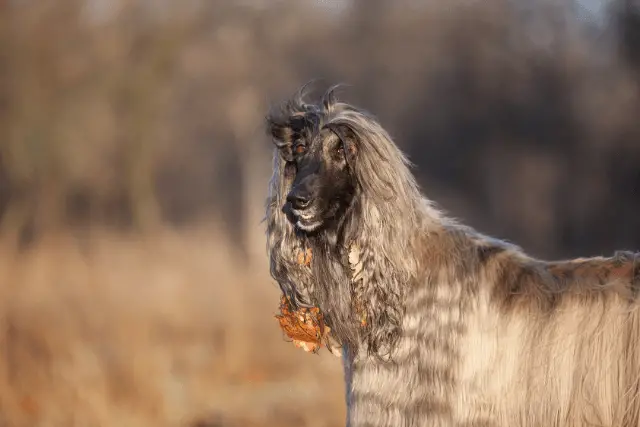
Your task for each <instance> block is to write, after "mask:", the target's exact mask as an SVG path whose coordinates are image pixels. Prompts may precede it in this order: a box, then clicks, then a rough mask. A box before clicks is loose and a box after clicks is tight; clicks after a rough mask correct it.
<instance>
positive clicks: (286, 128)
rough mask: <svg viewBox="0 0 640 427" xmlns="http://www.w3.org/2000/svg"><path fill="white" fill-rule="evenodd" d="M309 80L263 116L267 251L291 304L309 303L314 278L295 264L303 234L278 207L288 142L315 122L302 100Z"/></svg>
mask: <svg viewBox="0 0 640 427" xmlns="http://www.w3.org/2000/svg"><path fill="white" fill-rule="evenodd" d="M310 85H311V82H310V83H307V84H305V85H304V86H302V88H300V89H299V90H298V91H297V93H296V94H295V95H294V96H293V97H292V98H291V99H290V100H289V101H288V102H286V103H285V104H284V105H282V106H280V107H278V108H275V109H272V110H271V111H270V112H269V114H268V115H267V117H266V124H267V133H268V134H269V135H270V136H271V138H272V139H273V142H274V144H275V146H276V149H275V150H274V156H273V174H272V176H271V181H270V183H269V196H268V199H267V207H266V218H265V219H266V222H267V251H268V253H269V257H270V272H271V276H272V277H273V278H274V279H275V280H276V282H278V285H279V286H280V289H281V290H282V292H283V293H284V294H285V295H286V296H287V297H288V298H289V300H290V301H291V303H292V304H293V306H294V307H300V306H309V305H311V295H312V294H313V290H314V281H313V278H312V276H311V270H310V269H309V268H308V267H305V266H303V265H300V264H298V262H297V260H298V256H299V254H300V253H301V252H303V251H304V250H306V249H307V248H308V242H307V239H306V237H305V236H304V235H303V234H301V233H298V232H297V231H296V230H295V228H294V227H293V225H292V224H291V223H290V222H289V220H288V219H287V217H286V215H285V213H284V212H283V211H282V207H283V206H284V204H285V198H286V195H287V193H288V192H289V190H290V189H291V184H292V182H293V174H291V173H289V171H290V169H291V168H292V164H291V161H292V145H293V144H294V143H295V142H296V141H297V140H298V139H301V138H305V137H308V136H309V134H310V133H311V132H312V127H313V126H315V125H316V124H317V123H318V119H319V117H318V115H319V109H318V108H317V107H316V106H315V105H313V104H309V103H307V102H305V100H304V97H305V95H306V94H307V92H308V91H309V88H310Z"/></svg>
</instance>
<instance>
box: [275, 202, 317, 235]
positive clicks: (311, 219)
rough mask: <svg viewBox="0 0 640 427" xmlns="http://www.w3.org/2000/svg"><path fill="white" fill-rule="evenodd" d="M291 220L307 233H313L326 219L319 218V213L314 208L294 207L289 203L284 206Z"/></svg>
mask: <svg viewBox="0 0 640 427" xmlns="http://www.w3.org/2000/svg"><path fill="white" fill-rule="evenodd" d="M284 210H285V212H286V213H287V216H288V217H289V220H290V221H291V222H292V223H293V224H294V225H295V227H296V228H297V229H298V230H300V231H304V232H305V233H311V232H314V231H317V230H318V229H319V228H320V227H322V224H324V221H322V220H321V219H319V218H318V215H317V213H316V211H315V209H313V208H306V209H302V210H301V209H293V208H292V207H291V205H290V204H289V203H287V205H285V208H284Z"/></svg>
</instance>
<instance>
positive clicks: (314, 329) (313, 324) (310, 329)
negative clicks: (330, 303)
mask: <svg viewBox="0 0 640 427" xmlns="http://www.w3.org/2000/svg"><path fill="white" fill-rule="evenodd" d="M275 317H276V319H278V322H279V323H280V328H282V330H283V331H284V333H285V334H286V335H287V336H288V337H289V338H291V339H292V340H293V344H294V345H295V346H296V347H298V348H302V349H303V350H304V351H307V352H314V353H315V352H317V351H318V350H319V349H320V347H322V344H323V341H324V339H325V338H326V337H327V334H328V333H329V331H330V328H329V327H328V326H326V325H325V324H324V319H323V316H322V313H320V309H319V308H317V307H312V308H310V309H306V308H301V309H299V310H296V311H292V310H291V305H290V304H289V301H288V300H287V298H286V297H285V296H282V297H281V299H280V314H279V315H276V316H275Z"/></svg>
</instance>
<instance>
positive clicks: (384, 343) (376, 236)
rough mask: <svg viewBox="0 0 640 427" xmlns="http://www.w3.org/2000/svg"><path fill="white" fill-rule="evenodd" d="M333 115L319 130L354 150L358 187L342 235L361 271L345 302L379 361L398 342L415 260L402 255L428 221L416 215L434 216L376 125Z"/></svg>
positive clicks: (352, 115) (349, 113) (348, 113)
mask: <svg viewBox="0 0 640 427" xmlns="http://www.w3.org/2000/svg"><path fill="white" fill-rule="evenodd" d="M333 109H334V111H339V112H336V113H335V115H334V116H333V117H332V118H331V119H330V120H329V121H328V122H327V124H326V125H325V126H326V127H328V128H330V129H331V130H332V131H334V132H335V133H336V134H337V135H338V136H339V137H340V138H341V139H343V143H345V144H347V145H349V144H354V145H355V148H354V152H355V155H354V159H353V161H352V164H351V170H352V173H353V174H354V175H355V178H356V180H357V182H358V185H359V194H358V195H357V197H356V203H355V205H354V211H353V212H352V213H351V216H352V218H351V221H350V222H349V223H348V225H347V228H346V230H345V233H346V235H347V237H346V240H347V241H350V242H352V243H353V244H355V246H356V247H357V248H358V249H359V263H360V264H361V265H360V268H361V269H362V273H361V276H360V279H359V280H358V281H357V283H354V284H353V285H352V289H351V300H352V302H353V303H354V304H356V305H359V306H360V309H361V310H363V311H364V315H365V322H366V323H365V325H364V327H362V328H361V335H362V336H361V339H362V340H364V341H365V342H366V344H367V347H368V350H369V352H370V353H371V354H376V355H378V356H382V357H383V358H384V357H385V356H389V353H390V352H391V351H393V349H394V347H395V345H396V342H397V339H398V338H399V335H400V331H401V328H402V324H401V322H402V318H403V315H404V304H405V301H404V297H405V294H406V289H407V287H408V286H409V284H410V282H411V281H412V280H414V279H415V278H416V270H417V266H416V263H415V259H414V257H412V256H409V255H407V254H411V253H414V249H415V248H414V247H413V245H414V239H415V237H416V236H415V235H414V234H415V232H416V230H417V229H418V228H420V227H421V226H423V224H419V221H420V220H421V219H422V218H425V217H428V216H427V215H423V214H422V212H421V211H423V210H424V209H429V210H433V211H434V212H433V214H434V215H435V213H436V212H435V209H432V208H431V207H430V206H429V205H428V204H427V203H426V202H425V200H424V199H423V197H422V196H421V194H420V191H419V189H418V185H417V183H416V182H415V179H414V177H413V175H412V174H411V171H410V170H409V167H410V162H409V161H408V160H407V158H406V157H405V156H404V155H403V154H402V152H401V151H400V150H399V149H398V147H397V146H396V145H395V143H394V142H393V141H392V139H391V137H390V136H389V134H388V133H387V132H386V131H385V130H384V129H383V128H382V127H381V126H380V125H379V124H378V122H377V121H376V120H375V119H374V118H373V117H372V116H371V115H369V114H367V113H366V112H362V111H358V110H356V109H354V108H353V107H351V106H347V105H344V104H343V105H342V106H341V105H340V104H337V105H334V106H333ZM345 140H346V141H345ZM398 217H402V218H403V220H402V221H398V220H397V218H398ZM432 217H433V216H432ZM333 298H335V295H334V296H333Z"/></svg>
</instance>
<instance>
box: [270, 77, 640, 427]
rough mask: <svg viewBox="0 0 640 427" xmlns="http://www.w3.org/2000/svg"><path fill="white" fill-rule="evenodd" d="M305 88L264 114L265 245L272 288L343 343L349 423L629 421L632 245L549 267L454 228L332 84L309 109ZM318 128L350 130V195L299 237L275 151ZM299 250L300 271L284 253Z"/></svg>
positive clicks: (634, 327)
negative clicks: (332, 225)
mask: <svg viewBox="0 0 640 427" xmlns="http://www.w3.org/2000/svg"><path fill="white" fill-rule="evenodd" d="M305 94H306V88H303V89H302V90H301V91H300V92H299V93H298V94H297V95H295V96H294V97H293V98H292V99H291V100H290V101H289V102H287V103H285V104H284V105H283V106H282V107H280V108H277V109H275V110H273V111H272V112H270V113H269V115H268V117H267V127H268V130H269V133H270V135H271V136H272V137H273V139H274V141H275V143H276V150H275V154H274V169H273V177H272V179H271V182H270V187H269V188H270V191H269V198H268V202H267V212H266V220H267V237H268V238H267V241H268V252H269V256H270V260H271V274H272V275H273V277H274V279H275V280H276V281H277V282H278V284H279V285H280V287H281V289H282V291H283V293H285V294H286V295H288V296H289V297H290V298H291V300H292V302H293V303H294V304H295V305H317V306H319V307H320V309H321V310H322V311H323V313H325V315H326V316H327V319H328V322H329V325H330V327H331V329H332V333H333V334H334V335H335V338H336V339H337V340H338V342H339V343H340V344H341V345H342V347H343V351H344V358H343V361H344V365H345V380H346V383H347V408H348V411H347V412H348V413H347V425H348V426H352V427H355V426H358V427H360V426H376V427H378V426H379V427H383V426H505V427H506V426H532V427H533V426H539V427H552V426H584V425H598V426H621V427H627V426H639V425H640V314H639V312H638V295H639V293H640V258H639V257H638V255H637V254H635V253H631V252H617V253H616V254H614V255H613V256H610V257H593V258H583V259H574V260H564V261H554V262H548V261H543V260H539V259H535V258H533V257H530V256H528V255H527V254H525V253H524V252H523V251H522V250H521V249H520V248H519V247H517V246H515V245H512V244H508V243H506V242H503V241H500V240H497V239H493V238H491V237H487V236H484V235H482V234H480V233H478V232H477V231H475V230H473V229H471V228H469V227H466V226H464V225H461V224H459V223H457V222H456V221H454V220H452V219H450V218H448V217H446V216H445V214H444V213H442V212H441V211H439V210H438V209H437V208H436V207H435V206H434V204H433V203H432V202H431V201H429V200H428V199H427V198H425V197H424V196H423V195H422V194H421V193H420V191H419V189H418V186H417V184H416V182H415V179H414V178H413V175H412V173H411V171H410V168H409V167H410V165H409V162H408V161H407V159H406V158H405V156H404V155H403V154H402V152H401V151H400V150H399V148H398V147H397V146H396V144H395V143H394V142H393V140H392V139H391V137H390V136H389V134H388V133H387V132H386V131H385V130H384V129H383V128H382V127H381V126H380V124H379V123H378V122H377V121H376V120H375V118H373V117H372V116H371V115H369V114H368V113H366V112H363V111H361V110H359V109H357V108H355V107H353V106H351V105H348V104H345V103H341V102H338V101H337V100H336V98H335V95H334V91H333V89H332V90H330V91H329V92H327V93H326V94H325V96H324V97H323V99H322V101H321V102H319V103H317V104H313V103H308V102H306V101H305V100H304V99H305ZM325 126H328V127H329V128H331V127H336V129H337V128H341V129H347V130H348V131H349V132H350V134H349V135H350V136H349V137H350V138H352V139H353V140H354V141H355V144H356V159H355V161H354V162H353V164H350V167H351V168H350V172H351V173H352V175H353V179H354V180H355V182H357V191H356V194H355V198H354V201H353V203H352V206H350V208H349V209H348V211H347V213H346V214H345V215H344V217H343V218H342V219H341V222H340V226H339V230H340V232H338V231H333V232H332V231H328V232H326V233H319V234H317V235H314V236H307V235H305V234H303V233H300V232H298V231H297V230H296V229H295V228H294V227H293V225H292V224H291V222H290V221H289V220H288V219H287V217H286V215H285V213H284V212H283V211H282V207H283V205H284V203H285V198H286V195H287V193H288V192H289V190H290V187H291V183H292V180H293V173H294V171H292V170H291V169H290V166H288V164H289V163H288V162H289V160H290V154H291V145H292V144H293V143H294V142H295V141H296V139H298V138H311V137H312V136H313V135H317V133H318V131H319V129H321V128H322V127H325ZM353 245H355V247H356V248H358V250H359V262H360V263H361V267H362V276H361V277H359V280H357V281H355V282H354V281H353V280H352V276H351V269H350V265H349V261H348V259H347V258H348V254H349V248H350V247H352V246H353ZM306 248H311V249H312V250H313V258H312V265H311V268H309V267H306V266H304V265H300V264H298V263H297V262H296V259H297V254H298V253H299V251H301V250H304V249H306ZM354 301H360V302H361V303H362V305H363V309H364V312H365V314H366V318H367V323H366V324H365V325H364V326H362V325H360V324H359V322H358V315H359V313H356V311H355V310H354Z"/></svg>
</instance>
